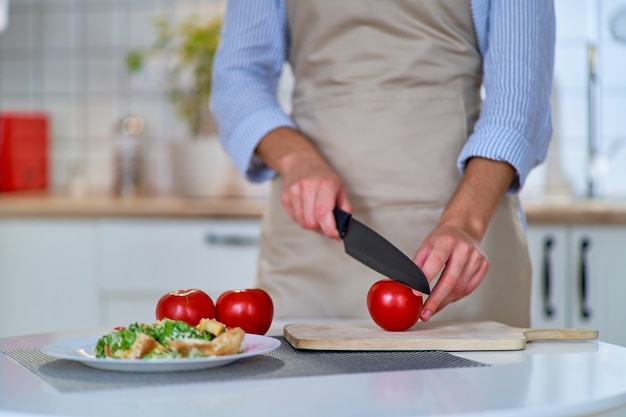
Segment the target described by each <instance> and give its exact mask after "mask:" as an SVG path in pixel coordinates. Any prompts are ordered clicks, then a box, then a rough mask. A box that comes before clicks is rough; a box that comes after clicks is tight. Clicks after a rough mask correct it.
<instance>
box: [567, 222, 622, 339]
mask: <svg viewBox="0 0 626 417" xmlns="http://www.w3.org/2000/svg"><path fill="white" fill-rule="evenodd" d="M625 232H626V230H624V228H623V227H609V226H607V227H602V226H588V227H573V228H572V235H571V254H572V265H573V267H574V269H573V273H572V274H571V279H572V285H570V286H569V292H570V294H569V296H570V298H571V299H572V300H573V303H574V304H573V306H572V326H574V327H592V328H597V329H598V330H599V331H600V340H602V341H605V342H610V343H615V344H620V345H625V346H626V326H624V319H623V318H624V316H625V315H626V304H625V303H624V294H625V293H626V280H625V279H624V278H625V277H626V251H625V249H624V248H626V233H625Z"/></svg>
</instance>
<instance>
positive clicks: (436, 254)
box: [414, 225, 489, 321]
mask: <svg viewBox="0 0 626 417" xmlns="http://www.w3.org/2000/svg"><path fill="white" fill-rule="evenodd" d="M414 261H415V263H416V264H417V265H418V266H420V267H421V268H422V270H423V271H424V274H425V275H426V277H427V278H428V280H429V281H432V279H433V278H434V277H435V276H436V275H437V274H438V273H439V272H440V271H441V276H440V277H439V280H438V281H437V284H436V285H435V287H434V288H433V289H432V292H431V294H430V296H429V297H428V299H427V300H426V302H425V303H424V308H423V309H422V315H421V319H422V321H428V319H430V317H432V315H434V314H436V313H437V312H439V311H441V310H442V309H443V308H444V307H445V306H447V305H448V304H450V303H452V302H454V301H458V300H460V299H461V298H463V297H465V296H467V295H469V294H471V293H472V292H473V291H474V290H475V289H476V288H477V287H478V285H479V284H480V283H481V281H482V280H483V278H485V275H486V274H487V271H488V269H489V261H488V259H487V257H486V256H485V254H484V253H483V252H482V251H481V249H480V247H479V243H478V241H477V240H475V239H473V238H472V237H471V236H470V235H469V234H468V233H466V232H464V231H463V230H462V229H460V228H455V227H452V226H446V225H438V226H437V227H436V228H435V229H434V230H433V231H432V232H431V233H430V234H429V235H428V236H427V237H426V239H425V240H424V242H423V243H422V245H421V246H420V248H419V249H418V251H417V253H416V254H415V258H414Z"/></svg>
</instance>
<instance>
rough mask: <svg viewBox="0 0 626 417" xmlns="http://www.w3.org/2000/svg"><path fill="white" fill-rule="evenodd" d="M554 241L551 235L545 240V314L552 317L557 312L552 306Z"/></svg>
mask: <svg viewBox="0 0 626 417" xmlns="http://www.w3.org/2000/svg"><path fill="white" fill-rule="evenodd" d="M553 244H554V241H553V239H552V238H551V237H547V238H546V239H545V240H544V242H543V314H544V315H545V316H546V317H552V316H553V315H554V314H555V311H554V307H553V306H552V300H551V298H552V296H551V294H552V262H551V260H552V258H551V257H550V254H551V253H552V246H553Z"/></svg>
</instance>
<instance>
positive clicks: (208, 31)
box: [126, 16, 222, 137]
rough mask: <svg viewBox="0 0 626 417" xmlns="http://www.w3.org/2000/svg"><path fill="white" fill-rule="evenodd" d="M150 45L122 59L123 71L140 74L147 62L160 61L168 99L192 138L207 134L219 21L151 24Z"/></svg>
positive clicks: (159, 20) (157, 21) (160, 19)
mask: <svg viewBox="0 0 626 417" xmlns="http://www.w3.org/2000/svg"><path fill="white" fill-rule="evenodd" d="M153 24H154V27H155V29H156V32H157V38H156V40H155V41H154V43H153V44H152V45H151V46H150V47H148V48H146V49H141V50H140V49H136V50H132V51H130V52H129V53H128V54H127V55H126V68H127V69H128V71H129V72H130V73H131V74H135V73H138V72H140V71H141V70H142V69H143V68H144V66H145V63H146V60H148V59H154V58H162V59H163V60H164V61H165V63H166V66H167V71H166V82H167V85H168V98H169V100H170V102H171V103H172V105H173V106H174V108H175V109H176V113H177V114H178V115H179V116H180V117H181V118H182V120H183V121H185V123H186V124H187V126H188V129H189V133H190V134H191V136H192V137H199V136H202V135H203V134H206V133H207V132H209V131H211V129H212V125H213V118H212V117H211V112H210V110H209V97H210V95H211V78H212V75H213V71H212V69H213V58H214V56H215V53H216V51H217V46H218V43H219V36H220V30H221V26H222V21H221V19H219V18H217V19H213V20H208V21H201V20H200V19H198V18H197V17H191V18H188V19H186V20H183V21H181V22H180V23H177V24H173V23H171V22H170V21H169V20H167V18H165V17H162V16H160V17H157V18H156V19H155V20H154V21H153Z"/></svg>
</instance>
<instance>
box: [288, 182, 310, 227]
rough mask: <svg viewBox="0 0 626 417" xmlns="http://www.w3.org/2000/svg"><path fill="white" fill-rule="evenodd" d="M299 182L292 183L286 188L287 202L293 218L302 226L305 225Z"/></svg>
mask: <svg viewBox="0 0 626 417" xmlns="http://www.w3.org/2000/svg"><path fill="white" fill-rule="evenodd" d="M301 194H302V193H301V190H300V185H299V184H292V185H291V186H290V187H289V190H288V198H289V203H290V204H291V208H292V211H293V218H294V220H295V221H296V223H298V224H299V225H300V226H302V227H306V223H305V221H304V213H303V207H302V197H301Z"/></svg>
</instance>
